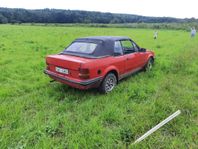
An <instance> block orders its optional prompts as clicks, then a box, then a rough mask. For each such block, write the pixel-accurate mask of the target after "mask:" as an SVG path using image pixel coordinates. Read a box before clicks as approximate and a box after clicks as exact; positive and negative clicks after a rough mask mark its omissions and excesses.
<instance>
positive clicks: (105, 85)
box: [99, 73, 117, 94]
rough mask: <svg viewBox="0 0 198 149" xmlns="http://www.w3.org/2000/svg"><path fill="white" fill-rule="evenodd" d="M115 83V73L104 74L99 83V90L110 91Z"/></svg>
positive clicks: (102, 91)
mask: <svg viewBox="0 0 198 149" xmlns="http://www.w3.org/2000/svg"><path fill="white" fill-rule="evenodd" d="M116 84H117V78H116V76H115V74H114V73H109V74H107V75H106V77H105V78H104V80H103V81H102V83H101V84H100V87H99V91H100V92H101V93H104V94H106V93H108V92H111V91H112V90H113V88H114V87H115V86H116Z"/></svg>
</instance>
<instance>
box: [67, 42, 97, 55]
mask: <svg viewBox="0 0 198 149" xmlns="http://www.w3.org/2000/svg"><path fill="white" fill-rule="evenodd" d="M96 46H97V44H95V43H89V42H74V43H72V44H71V45H70V46H69V47H67V48H66V49H65V50H64V52H74V53H82V54H91V53H93V52H94V50H95V49H96Z"/></svg>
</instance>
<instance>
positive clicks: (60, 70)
mask: <svg viewBox="0 0 198 149" xmlns="http://www.w3.org/2000/svg"><path fill="white" fill-rule="evenodd" d="M56 71H57V72H60V73H63V74H69V71H68V69H63V68H60V67H56Z"/></svg>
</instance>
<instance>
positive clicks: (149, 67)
mask: <svg viewBox="0 0 198 149" xmlns="http://www.w3.org/2000/svg"><path fill="white" fill-rule="evenodd" d="M153 64H154V60H153V58H149V60H148V62H147V63H146V65H145V66H144V71H151V69H152V68H153Z"/></svg>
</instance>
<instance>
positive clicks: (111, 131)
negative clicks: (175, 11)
mask: <svg viewBox="0 0 198 149" xmlns="http://www.w3.org/2000/svg"><path fill="white" fill-rule="evenodd" d="M0 33H1V34H0V148H125V147H129V148H141V149H142V148H197V147H198V142H197V140H198V135H197V132H198V127H197V125H198V121H197V120H198V119H197V118H198V108H197V107H198V100H197V98H198V92H197V91H198V77H197V76H198V59H197V56H198V40H197V37H196V38H194V39H191V38H190V37H189V33H188V32H186V31H172V30H161V31H159V38H158V39H157V40H153V30H151V29H130V28H89V27H51V26H22V25H20V26H17V25H1V26H0ZM94 35H121V36H123V35H124V36H129V37H131V38H132V39H133V40H135V41H136V42H137V43H138V44H139V45H140V46H142V47H145V48H149V49H152V50H154V51H155V53H156V61H155V66H154V69H153V70H152V71H151V72H149V73H144V72H140V73H138V74H136V75H133V76H131V77H128V78H127V79H124V80H123V81H121V82H120V83H119V84H118V86H117V87H116V88H115V90H113V91H112V92H111V93H110V94H107V95H101V94H99V93H98V92H97V90H88V91H80V90H77V89H73V88H70V87H68V86H66V85H62V84H59V83H56V82H54V83H49V81H50V79H49V78H48V77H47V76H45V75H44V74H43V69H44V68H45V56H46V55H48V54H53V53H58V52H60V51H61V50H63V49H64V47H65V46H66V45H68V44H69V43H70V42H71V41H72V40H74V39H75V38H77V37H84V36H94ZM178 109H181V111H182V114H181V115H180V116H179V117H177V118H176V119H174V120H172V121H171V122H170V123H168V124H166V125H165V126H164V127H162V128H161V129H159V130H158V131H157V132H155V133H154V134H152V135H151V136H149V137H148V138H147V139H145V140H144V141H142V142H141V143H139V144H137V145H133V144H132V142H134V140H135V139H137V138H138V137H140V136H141V135H142V134H143V133H145V132H146V131H147V130H149V129H150V128H152V127H153V126H154V125H156V124H157V123H159V122H160V121H161V120H163V119H164V118H166V117H167V116H169V115H170V114H172V113H173V112H175V111H176V110H178Z"/></svg>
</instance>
